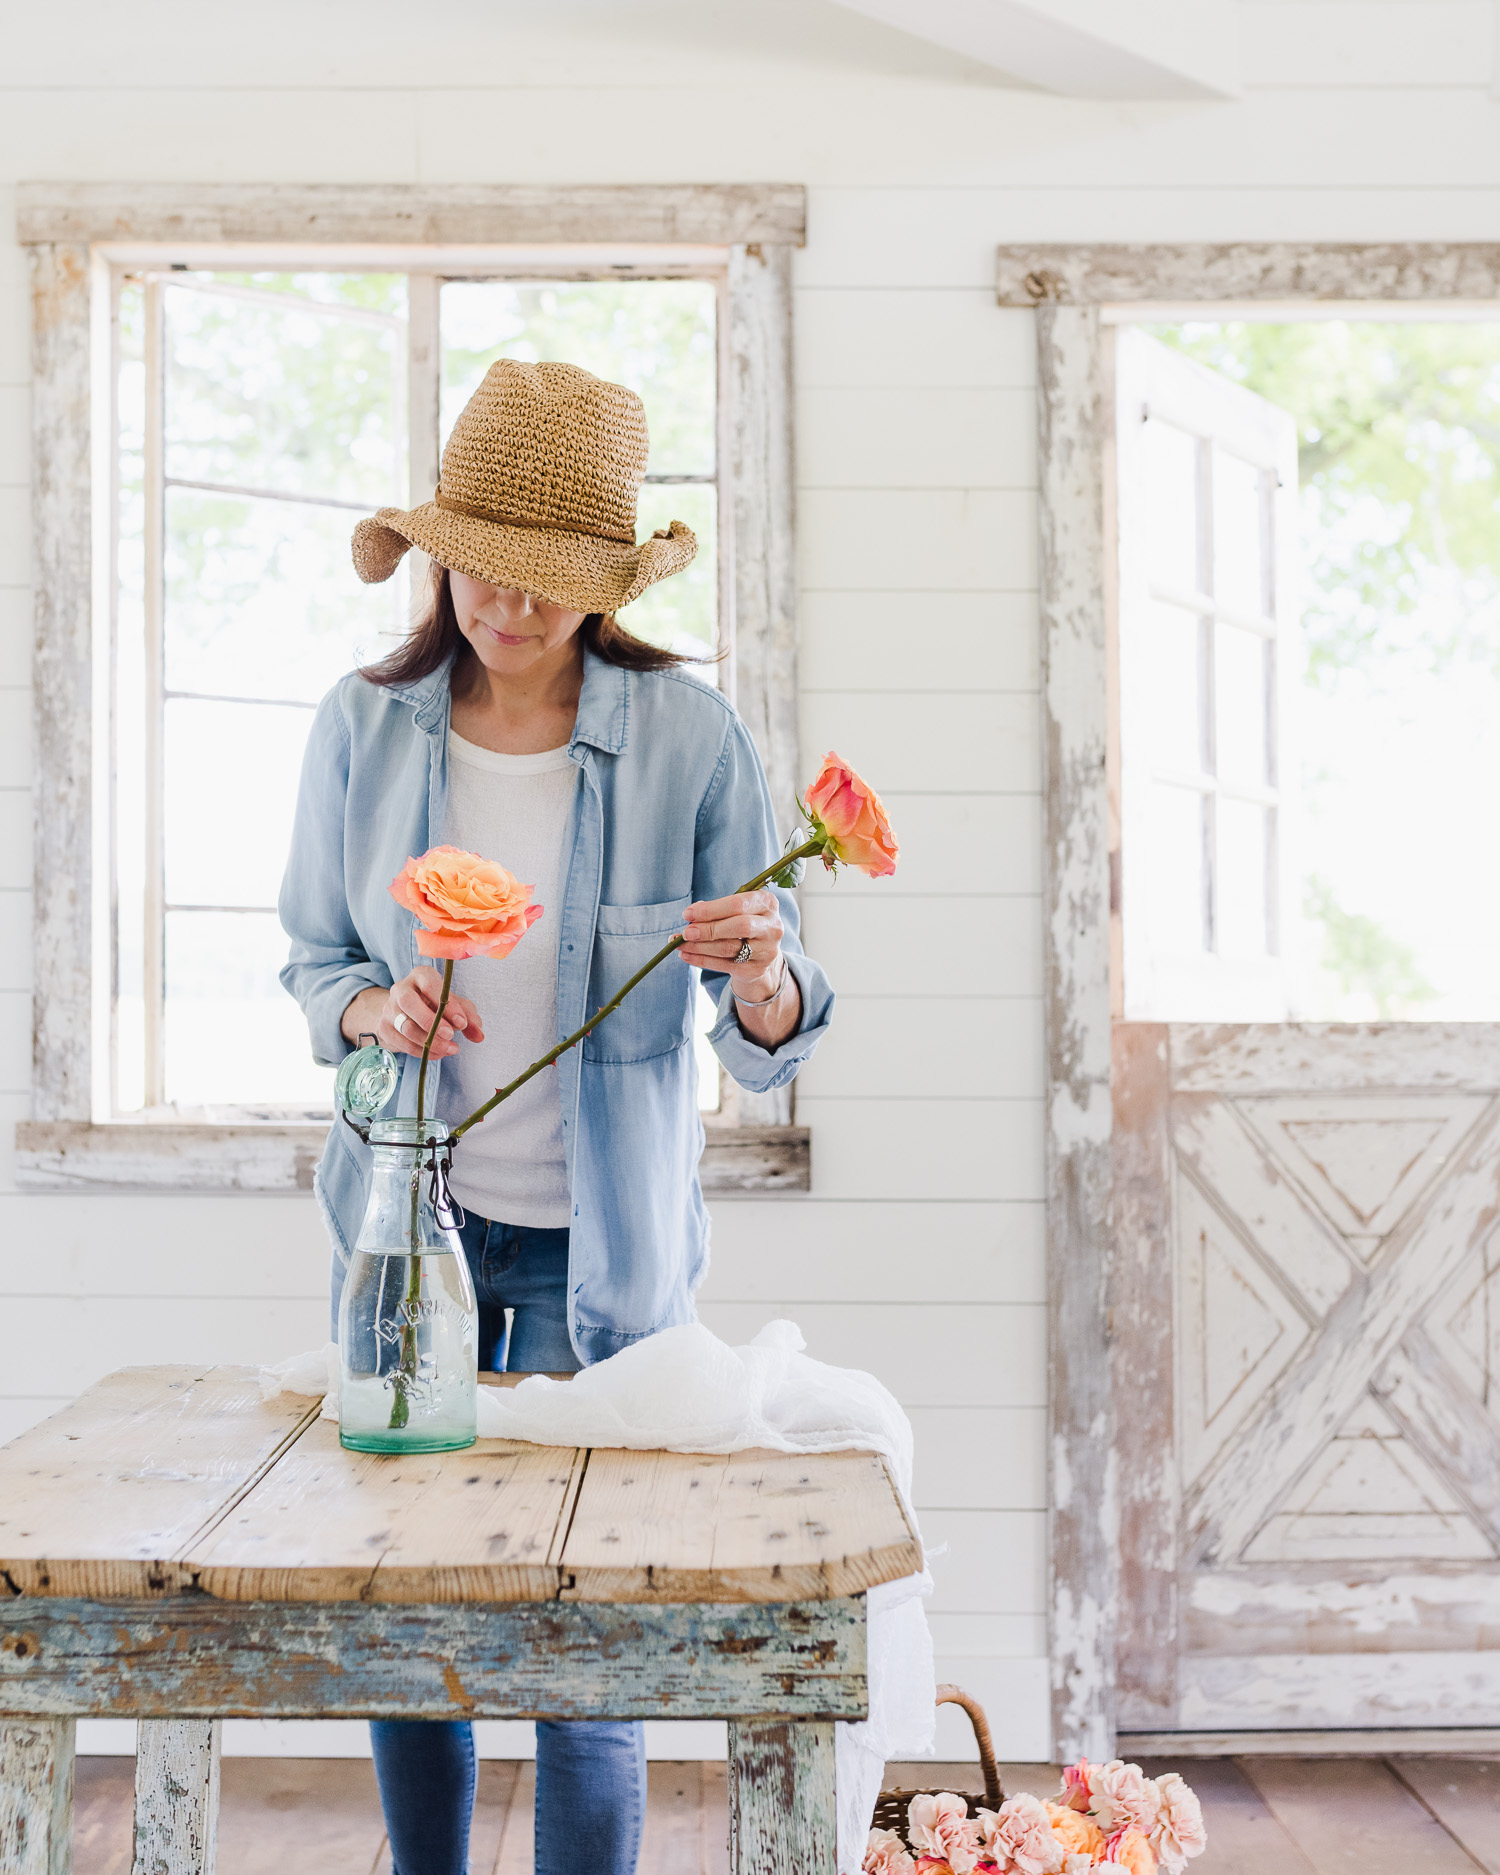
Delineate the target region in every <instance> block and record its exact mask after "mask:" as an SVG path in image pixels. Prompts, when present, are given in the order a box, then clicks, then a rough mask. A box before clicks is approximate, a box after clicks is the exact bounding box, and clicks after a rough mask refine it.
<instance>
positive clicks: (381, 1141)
mask: <svg viewBox="0 0 1500 1875" xmlns="http://www.w3.org/2000/svg"><path fill="white" fill-rule="evenodd" d="M447 1138H448V1129H447V1127H446V1126H445V1125H444V1124H443V1123H442V1121H440V1120H426V1121H424V1122H423V1124H422V1128H421V1132H420V1133H419V1132H418V1130H417V1123H416V1121H415V1120H414V1119H406V1120H376V1121H374V1122H373V1124H372V1125H371V1127H370V1147H371V1152H372V1155H373V1159H374V1170H373V1175H372V1177H371V1180H370V1196H369V1201H368V1202H367V1204H366V1205H365V1215H364V1222H363V1223H362V1224H361V1225H360V1228H359V1238H358V1241H357V1242H356V1243H355V1246H354V1254H353V1255H352V1256H351V1257H350V1259H349V1271H348V1274H347V1276H346V1277H345V1280H344V1293H343V1298H342V1300H341V1301H340V1303H339V1443H340V1444H341V1445H345V1446H348V1447H349V1449H350V1450H351V1451H355V1452H453V1451H458V1450H460V1449H461V1448H462V1447H464V1446H466V1445H472V1444H473V1443H474V1390H475V1386H476V1383H477V1376H478V1366H479V1359H478V1350H479V1321H478V1311H477V1310H476V1308H475V1303H474V1285H473V1283H472V1282H471V1281H470V1278H469V1265H468V1260H467V1259H466V1258H465V1256H464V1253H463V1246H462V1245H461V1244H460V1242H459V1240H458V1231H457V1229H456V1227H455V1225H454V1221H453V1212H452V1206H451V1200H450V1199H449V1196H448V1186H447V1159H448V1147H447V1143H446V1142H447Z"/></svg>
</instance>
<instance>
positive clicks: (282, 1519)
mask: <svg viewBox="0 0 1500 1875" xmlns="http://www.w3.org/2000/svg"><path fill="white" fill-rule="evenodd" d="M583 1462H584V1454H583V1453H582V1452H580V1451H576V1450H575V1449H574V1448H572V1447H571V1446H567V1447H558V1446H546V1445H520V1444H514V1443H511V1442H508V1441H506V1440H501V1439H482V1440H481V1441H480V1442H479V1443H478V1444H477V1445H473V1446H470V1447H469V1449H468V1450H467V1451H464V1452H435V1453H429V1454H423V1455H403V1456H400V1457H383V1456H374V1455H370V1454H366V1453H360V1452H346V1451H344V1450H343V1448H342V1447H341V1446H340V1444H339V1435H338V1427H337V1426H336V1425H335V1424H334V1423H333V1422H332V1421H331V1420H327V1419H323V1420H318V1421H316V1422H315V1423H314V1424H313V1425H311V1426H309V1427H308V1428H307V1430H306V1431H305V1432H303V1434H302V1435H301V1437H300V1438H299V1439H298V1440H297V1442H296V1444H295V1445H294V1446H292V1447H291V1449H290V1450H289V1451H287V1452H286V1453H285V1454H283V1456H282V1458H281V1459H280V1461H279V1462H278V1463H277V1464H276V1465H275V1466H274V1467H273V1469H272V1470H271V1472H270V1473H269V1475H268V1476H267V1477H266V1478H265V1479H264V1480H263V1481H262V1482H261V1483H260V1484H259V1486H258V1487H257V1488H256V1489H255V1490H254V1491H252V1492H251V1493H249V1495H248V1496H246V1497H245V1498H243V1499H242V1500H241V1501H240V1502H239V1503H238V1504H237V1505H236V1506H235V1507H234V1509H233V1510H232V1511H231V1512H230V1513H229V1515H228V1516H227V1517H225V1518H224V1519H223V1520H222V1522H220V1523H219V1524H217V1525H216V1526H215V1527H214V1528H213V1529H212V1530H210V1531H209V1532H208V1533H207V1534H206V1535H205V1536H204V1537H202V1538H201V1539H200V1540H199V1541H198V1542H197V1543H195V1544H194V1545H193V1547H192V1548H191V1549H190V1550H189V1552H188V1553H187V1556H186V1558H185V1561H186V1564H187V1566H188V1568H189V1570H190V1571H191V1574H192V1576H193V1579H194V1580H195V1581H196V1582H197V1585H198V1587H199V1588H201V1589H203V1590H205V1591H206V1592H207V1593H208V1594H210V1595H217V1596H220V1597H222V1598H224V1599H226V1600H232V1601H288V1600H296V1601H328V1602H333V1601H350V1600H352V1601H375V1602H474V1601H485V1602H502V1601H504V1602H510V1601H539V1600H541V1601H545V1600H547V1599H548V1598H550V1597H551V1596H554V1595H555V1594H556V1593H557V1586H558V1562H559V1551H560V1549H561V1545H562V1537H563V1533H564V1532H565V1531H566V1529H567V1526H568V1517H569V1514H570V1512H571V1510H572V1506H573V1501H574V1498H575V1496H576V1494H577V1488H578V1479H579V1477H580V1476H581V1474H582V1471H583ZM783 1599H784V1598H783Z"/></svg>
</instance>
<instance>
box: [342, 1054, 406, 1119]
mask: <svg viewBox="0 0 1500 1875" xmlns="http://www.w3.org/2000/svg"><path fill="white" fill-rule="evenodd" d="M364 1039H365V1038H364V1036H361V1037H360V1040H361V1041H364ZM400 1078H401V1068H400V1064H399V1063H398V1062H397V1060H396V1057H395V1056H394V1055H393V1054H392V1053H391V1052H390V1050H389V1049H388V1048H382V1047H381V1046H380V1044H379V1042H377V1041H376V1040H375V1039H374V1037H373V1036H372V1037H371V1038H370V1041H369V1043H368V1045H367V1046H366V1047H364V1048H356V1049H355V1051H354V1053H353V1054H352V1055H345V1057H344V1059H343V1060H342V1061H341V1062H340V1063H339V1071H338V1077H337V1079H336V1080H335V1081H334V1083H333V1098H334V1100H335V1102H336V1103H337V1105H338V1107H339V1109H340V1111H341V1112H343V1113H347V1114H350V1115H351V1116H352V1117H353V1118H354V1119H357V1120H373V1119H374V1117H375V1115H376V1114H377V1113H379V1111H380V1109H381V1108H382V1107H383V1106H384V1105H385V1104H386V1102H387V1101H388V1100H389V1099H390V1097H391V1095H392V1094H394V1093H395V1091H396V1083H397V1081H399V1080H400Z"/></svg>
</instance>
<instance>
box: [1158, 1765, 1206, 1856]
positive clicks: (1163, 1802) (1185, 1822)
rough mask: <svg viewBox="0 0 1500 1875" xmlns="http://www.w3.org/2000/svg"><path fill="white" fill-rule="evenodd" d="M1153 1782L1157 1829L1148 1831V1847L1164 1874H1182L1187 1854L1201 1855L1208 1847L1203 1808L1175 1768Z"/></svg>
mask: <svg viewBox="0 0 1500 1875" xmlns="http://www.w3.org/2000/svg"><path fill="white" fill-rule="evenodd" d="M1154 1781H1155V1788H1156V1797H1157V1802H1158V1804H1159V1806H1160V1807H1159V1809H1158V1810H1157V1813H1156V1828H1155V1829H1154V1830H1152V1832H1151V1847H1152V1848H1153V1849H1154V1850H1155V1851H1156V1853H1157V1856H1158V1857H1159V1858H1160V1861H1161V1865H1162V1867H1163V1868H1164V1869H1166V1870H1167V1875H1181V1871H1182V1870H1183V1869H1185V1868H1186V1867H1187V1864H1188V1857H1189V1856H1195V1855H1202V1853H1203V1851H1204V1850H1205V1849H1206V1848H1207V1847H1208V1832H1207V1831H1206V1830H1205V1829H1204V1827H1203V1809H1202V1806H1201V1805H1200V1804H1199V1802H1198V1799H1197V1797H1196V1796H1195V1795H1194V1794H1193V1792H1192V1790H1191V1789H1190V1787H1189V1786H1188V1785H1187V1784H1185V1783H1184V1782H1183V1781H1182V1779H1181V1778H1180V1777H1179V1776H1178V1775H1177V1773H1176V1772H1175V1771H1165V1772H1163V1773H1162V1775H1161V1776H1160V1777H1158V1778H1157V1779H1155V1780H1154Z"/></svg>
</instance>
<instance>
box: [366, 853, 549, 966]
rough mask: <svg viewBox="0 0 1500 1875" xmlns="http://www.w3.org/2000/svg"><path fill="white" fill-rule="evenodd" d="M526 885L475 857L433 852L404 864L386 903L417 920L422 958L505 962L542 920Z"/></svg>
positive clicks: (497, 866)
mask: <svg viewBox="0 0 1500 1875" xmlns="http://www.w3.org/2000/svg"><path fill="white" fill-rule="evenodd" d="M531 890H532V888H531V887H530V886H529V885H522V884H521V882H520V880H519V879H517V878H516V876H515V874H514V873H510V872H507V871H506V870H505V868H504V867H503V866H501V865H499V864H498V863H497V862H496V861H495V860H492V859H481V857H480V856H479V854H478V853H465V852H462V851H460V849H459V848H458V847H456V846H434V847H432V848H431V849H430V850H429V851H428V852H426V853H424V854H423V855H422V857H421V858H420V859H409V860H407V862H406V864H405V865H404V866H403V867H402V868H401V870H400V872H398V873H397V874H396V876H395V878H394V879H393V880H392V881H391V897H392V898H393V899H395V900H396V902H397V904H399V905H404V906H405V907H406V909H407V910H408V911H410V912H414V913H415V914H416V919H417V926H418V929H417V950H418V952H419V953H420V954H421V955H422V956H423V957H447V958H450V959H452V958H458V957H509V955H510V954H511V952H512V951H513V950H514V949H515V948H516V946H517V945H518V944H519V943H520V941H521V939H522V938H523V937H525V935H526V933H527V932H528V931H529V930H530V929H531V927H532V925H534V924H535V923H536V921H537V919H538V918H540V917H541V915H542V908H541V906H540V905H533V904H532V903H531Z"/></svg>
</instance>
